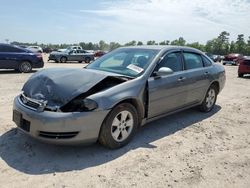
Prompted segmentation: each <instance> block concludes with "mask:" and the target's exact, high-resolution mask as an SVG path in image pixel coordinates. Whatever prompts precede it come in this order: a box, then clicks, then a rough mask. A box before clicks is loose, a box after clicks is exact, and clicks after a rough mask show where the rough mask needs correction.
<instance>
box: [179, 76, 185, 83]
mask: <svg viewBox="0 0 250 188" xmlns="http://www.w3.org/2000/svg"><path fill="white" fill-rule="evenodd" d="M184 80H186V77H180V78H179V79H178V81H179V82H183V81H184Z"/></svg>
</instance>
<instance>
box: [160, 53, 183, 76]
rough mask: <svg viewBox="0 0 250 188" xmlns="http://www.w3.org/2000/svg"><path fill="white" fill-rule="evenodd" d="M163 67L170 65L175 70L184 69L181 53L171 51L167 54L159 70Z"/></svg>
mask: <svg viewBox="0 0 250 188" xmlns="http://www.w3.org/2000/svg"><path fill="white" fill-rule="evenodd" d="M161 67H168V68H170V69H172V70H173V71H174V72H178V71H182V70H183V69H182V62H181V56H180V53H171V54H168V55H166V56H165V57H164V58H163V59H162V61H161V62H160V64H159V66H158V67H157V70H159V69H160V68H161Z"/></svg>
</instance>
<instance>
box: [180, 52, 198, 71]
mask: <svg viewBox="0 0 250 188" xmlns="http://www.w3.org/2000/svg"><path fill="white" fill-rule="evenodd" d="M183 56H184V60H185V67H186V69H187V70H188V69H196V68H201V67H203V62H202V59H201V56H200V55H199V54H195V53H189V52H184V53H183Z"/></svg>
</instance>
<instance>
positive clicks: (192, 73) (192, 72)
mask: <svg viewBox="0 0 250 188" xmlns="http://www.w3.org/2000/svg"><path fill="white" fill-rule="evenodd" d="M183 59H184V65H185V74H186V84H187V86H188V95H187V101H186V102H187V104H190V105H191V104H195V103H199V102H201V101H202V100H203V98H204V96H205V93H206V91H207V89H208V87H209V85H210V80H211V79H212V78H211V71H212V70H211V69H212V66H211V65H212V63H211V62H210V60H208V59H207V58H206V57H205V56H203V55H201V54H198V53H194V52H191V51H183Z"/></svg>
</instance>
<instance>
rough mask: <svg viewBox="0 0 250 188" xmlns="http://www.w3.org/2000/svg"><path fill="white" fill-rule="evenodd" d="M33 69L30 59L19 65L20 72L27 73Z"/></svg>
mask: <svg viewBox="0 0 250 188" xmlns="http://www.w3.org/2000/svg"><path fill="white" fill-rule="evenodd" d="M31 70H32V66H31V63H30V62H28V61H23V62H22V63H21V64H20V65H19V67H18V71H19V72H24V73H27V72H30V71H31Z"/></svg>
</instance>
